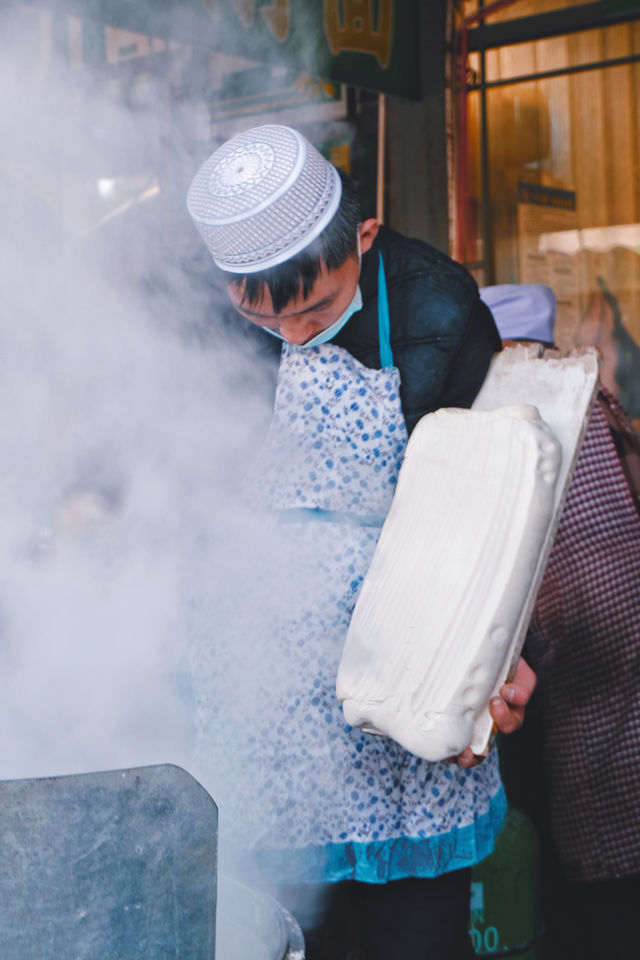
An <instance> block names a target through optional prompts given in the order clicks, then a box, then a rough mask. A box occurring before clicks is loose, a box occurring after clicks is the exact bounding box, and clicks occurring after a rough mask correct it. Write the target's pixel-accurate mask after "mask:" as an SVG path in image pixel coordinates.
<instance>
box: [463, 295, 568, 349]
mask: <svg viewBox="0 0 640 960" xmlns="http://www.w3.org/2000/svg"><path fill="white" fill-rule="evenodd" d="M480 299H481V300H483V301H484V302H485V303H486V305H487V306H488V307H489V309H490V310H491V313H492V314H493V319H494V320H495V322H496V327H497V328H498V333H499V334H500V337H501V339H502V340H542V341H543V342H544V343H553V328H554V326H555V322H556V296H555V294H554V292H553V290H552V289H551V287H545V286H544V284H542V283H501V284H498V285H497V286H495V287H480Z"/></svg>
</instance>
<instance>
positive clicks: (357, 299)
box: [262, 284, 362, 347]
mask: <svg viewBox="0 0 640 960" xmlns="http://www.w3.org/2000/svg"><path fill="white" fill-rule="evenodd" d="M358 310H362V294H361V292H360V284H358V286H357V287H356V292H355V293H354V295H353V300H352V301H351V303H350V304H349V306H348V307H347V309H346V310H345V311H344V313H343V314H342V315H341V316H339V317H338V319H337V320H336V321H335V323H332V324H331V326H330V327H327V329H326V330H321V331H320V333H317V334H316V335H315V337H312V338H311V340H307V342H306V343H300V344H298V346H300V347H317V346H318V345H319V344H320V343H326V342H327V340H331V338H332V337H335V335H336V333H339V331H340V330H342V328H343V327H344V325H345V323H346V322H347V320H349V319H350V318H351V317H352V316H353V314H354V313H357V312H358ZM262 329H263V330H266V332H267V333H270V334H271V336H272V337H277V338H278V340H284V342H285V343H288V342H289V341H288V340H287V338H286V337H283V336H282V334H281V333H278V332H277V331H276V330H269V328H268V327H263V328H262Z"/></svg>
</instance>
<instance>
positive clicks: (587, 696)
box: [480, 284, 640, 960]
mask: <svg viewBox="0 0 640 960" xmlns="http://www.w3.org/2000/svg"><path fill="white" fill-rule="evenodd" d="M480 296H481V297H482V299H483V300H484V301H485V302H486V303H487V304H488V305H489V306H490V307H491V310H492V312H493V316H494V318H495V321H496V325H497V327H498V330H499V331H500V335H501V336H502V339H503V340H504V341H507V340H529V341H535V342H542V343H546V344H553V335H554V326H555V312H556V311H555V307H556V299H555V295H554V293H553V291H552V290H551V289H550V288H549V287H546V286H543V285H541V284H504V285H500V286H494V287H484V288H483V289H481V290H480ZM639 637H640V444H639V443H638V439H637V436H636V435H635V433H634V430H633V427H632V425H631V422H630V420H629V417H628V415H627V413H626V411H625V410H624V409H623V407H622V406H621V405H620V402H619V401H618V399H617V398H616V397H614V396H613V395H612V394H611V393H609V391H607V390H606V389H604V388H601V389H600V390H599V391H598V396H597V399H596V403H595V405H594V408H593V411H592V414H591V417H590V420H589V424H588V426H587V430H586V433H585V437H584V441H583V443H582V447H581V449H580V453H579V456H578V461H577V464H576V468H575V472H574V474H573V478H572V481H571V486H570V488H569V493H568V495H567V499H566V502H565V506H564V509H563V513H562V517H561V519H560V525H559V527H558V531H557V534H556V537H555V540H554V544H553V549H552V551H551V555H550V557H549V560H548V563H547V566H546V570H545V575H544V578H543V581H542V585H541V587H540V590H539V591H538V596H537V600H536V606H535V609H534V612H533V617H532V621H531V627H530V630H529V636H528V640H527V645H526V651H527V657H528V659H529V660H530V662H531V663H532V664H533V666H534V667H535V669H536V671H537V673H538V676H539V678H540V686H539V689H538V691H537V700H538V704H537V706H538V709H537V710H536V711H534V712H533V714H532V715H531V717H530V718H529V722H528V723H527V724H526V725H525V728H524V730H523V731H522V734H521V736H520V737H516V738H514V739H513V740H512V741H511V742H505V743H504V753H503V765H504V772H505V779H506V782H507V785H508V789H510V790H511V791H513V796H512V797H511V799H512V800H515V802H516V805H517V806H519V807H520V808H522V809H524V810H525V812H527V813H529V814H530V815H531V816H532V817H533V819H534V822H535V824H536V826H537V828H538V831H539V834H540V838H541V848H542V868H543V874H542V890H543V909H544V914H545V925H546V927H547V930H548V932H549V938H551V939H553V943H554V946H555V949H557V950H558V951H559V954H558V955H560V956H562V957H565V958H567V960H574V958H576V960H577V958H580V960H582V958H585V957H588V958H590V960H610V958H613V957H629V956H633V955H634V954H635V953H636V952H637V929H636V928H637V921H636V915H637V904H638V900H639V899H640V822H639V820H638V813H637V810H638V795H639V794H640V677H639V675H638V670H637V669H636V664H637V661H638V638H639ZM521 741H522V742H521ZM540 758H542V768H541V763H540ZM523 761H524V764H523ZM549 824H550V825H551V830H550V829H549Z"/></svg>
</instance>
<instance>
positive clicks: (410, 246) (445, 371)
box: [333, 227, 501, 431]
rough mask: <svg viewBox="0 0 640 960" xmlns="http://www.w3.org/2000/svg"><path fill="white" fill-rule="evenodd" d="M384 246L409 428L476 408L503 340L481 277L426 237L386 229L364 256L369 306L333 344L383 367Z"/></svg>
mask: <svg viewBox="0 0 640 960" xmlns="http://www.w3.org/2000/svg"><path fill="white" fill-rule="evenodd" d="M378 250H380V251H381V252H382V258H383V261H384V267H385V273H386V278H387V294H388V298H389V314H390V327H391V350H392V352H393V360H394V364H395V365H396V366H397V367H398V368H399V370H400V380H401V388H400V395H401V400H402V409H403V412H404V416H405V420H406V422H407V427H408V429H409V431H411V430H412V429H413V427H414V426H415V425H416V423H417V422H418V420H419V419H420V417H422V416H424V414H425V413H430V412H431V411H432V410H436V409H437V408H438V407H469V406H471V404H472V402H473V400H474V398H475V396H476V394H477V392H478V390H479V389H480V386H481V384H482V381H483V380H484V377H485V375H486V372H487V369H488V366H489V361H490V359H491V356H492V354H493V353H495V352H496V351H497V350H500V348H501V344H500V337H499V336H498V331H497V330H496V327H495V324H494V322H493V317H492V316H491V313H490V311H489V309H488V308H487V307H486V305H485V304H484V303H483V302H482V301H481V300H480V297H479V295H478V288H477V285H476V283H475V281H474V279H473V277H472V276H471V275H470V274H469V273H468V272H467V271H466V270H465V269H464V268H463V267H462V266H460V264H458V263H455V261H453V260H451V259H450V258H449V257H447V256H446V255H445V254H443V253H440V251H438V250H436V249H435V248H434V247H431V246H429V245H428V244H426V243H423V242H422V241H421V240H412V239H409V238H408V237H404V236H402V235H401V234H399V233H396V232H395V231H393V230H389V229H388V228H385V227H381V228H380V231H379V233H378V236H377V237H376V240H375V242H374V244H373V247H372V248H371V250H370V251H369V252H368V253H366V254H365V255H364V256H363V258H362V271H361V275H360V287H361V290H362V299H363V302H364V306H363V308H362V310H360V312H359V313H356V314H354V315H353V317H351V319H350V320H349V322H348V323H347V324H346V326H345V327H343V329H342V330H341V331H340V332H339V333H338V334H337V335H336V336H335V337H334V339H333V342H334V343H336V344H338V345H339V346H341V347H344V348H345V349H347V350H348V351H349V352H350V353H351V354H353V356H354V357H356V358H357V359H358V360H360V361H361V363H364V364H365V366H368V367H375V368H379V367H380V357H379V350H378Z"/></svg>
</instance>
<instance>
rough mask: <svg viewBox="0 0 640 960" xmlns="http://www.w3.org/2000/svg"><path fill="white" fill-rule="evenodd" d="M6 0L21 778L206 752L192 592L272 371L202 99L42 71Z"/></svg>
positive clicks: (225, 526) (1, 110)
mask: <svg viewBox="0 0 640 960" xmlns="http://www.w3.org/2000/svg"><path fill="white" fill-rule="evenodd" d="M9 7H10V8H11V5H9ZM11 9H12V8H11ZM4 19H5V22H3V41H2V42H1V46H2V57H1V58H0V129H1V130H2V147H1V148H0V150H1V152H0V213H1V215H2V231H1V239H0V301H1V307H0V358H1V359H0V364H1V372H0V448H1V449H2V464H3V465H2V471H1V473H0V504H1V509H0V564H1V566H0V583H1V584H2V586H1V588H0V641H1V642H0V668H1V671H2V693H1V695H0V729H1V731H2V736H1V737H0V777H2V778H3V779H9V778H15V777H33V776H48V775H56V774H63V773H70V772H82V771H89V770H96V769H105V768H114V767H126V766H131V765H137V764H147V763H157V762H177V763H180V764H181V765H183V766H187V768H188V767H189V756H190V740H191V736H192V723H193V704H192V701H191V693H190V686H189V677H188V673H189V670H188V655H187V639H188V631H189V629H190V617H189V602H190V597H191V598H192V597H193V591H194V585H196V584H197V585H198V588H199V589H206V584H207V583H208V582H211V583H214V582H215V580H216V576H217V574H216V570H215V569H203V566H202V564H203V560H206V558H207V557H212V556H213V553H211V551H209V548H208V546H207V545H209V544H211V543H217V544H221V543H222V542H224V543H225V544H226V546H225V550H222V549H220V550H219V551H218V553H217V554H216V555H217V556H219V557H223V556H224V554H225V551H226V553H227V557H228V553H229V550H230V549H231V547H230V544H231V541H232V539H233V538H232V536H231V532H230V531H231V524H230V521H229V502H230V497H231V496H232V493H233V491H234V490H235V489H236V487H237V483H238V478H239V477H240V476H241V475H242V473H243V471H244V468H245V465H246V463H247V461H248V458H249V457H250V455H251V450H252V447H253V445H254V443H255V441H256V436H257V434H258V432H259V429H260V428H261V427H262V425H263V424H264V422H265V420H266V418H267V417H268V410H269V398H270V390H269V379H268V376H267V375H266V374H265V372H264V370H263V368H262V367H261V365H260V363H259V360H258V358H257V356H256V354H255V351H253V349H252V348H251V345H250V343H249V342H242V343H240V344H239V343H238V342H237V341H236V340H234V338H233V336H232V335H231V334H230V332H229V331H228V330H225V329H224V328H223V327H221V324H220V320H221V318H222V311H223V307H222V304H221V301H219V300H218V299H217V296H216V294H215V291H214V290H213V288H212V287H210V286H209V285H208V283H207V280H206V277H207V276H208V275H209V272H210V269H211V267H210V262H206V251H205V252H202V257H204V259H202V260H200V261H199V260H198V256H200V246H199V245H200V241H199V239H198V238H197V237H196V235H195V231H193V228H192V226H191V224H190V223H189V222H188V215H187V213H186V207H185V203H184V194H185V190H186V185H187V183H188V179H189V178H190V176H191V175H193V173H194V172H195V170H196V169H197V167H198V166H199V164H200V163H201V162H202V160H203V159H204V158H205V156H206V155H207V152H208V150H209V144H207V143H206V132H204V133H203V134H201V135H200V136H198V135H197V134H196V132H195V131H197V130H198V129H201V130H203V131H206V128H204V127H203V126H202V124H200V127H199V123H200V120H201V118H200V117H199V116H198V114H197V110H198V109H202V108H201V107H197V106H195V105H193V106H192V105H191V104H190V103H189V101H188V100H186V101H185V103H184V104H182V105H178V106H176V104H175V102H174V103H173V104H171V103H170V102H169V101H170V98H169V97H167V96H164V95H163V88H162V86H161V85H160V86H158V85H156V86H155V87H154V83H156V81H154V80H153V78H151V79H150V80H147V81H145V83H146V84H147V86H146V88H145V86H144V83H143V84H139V85H138V87H137V93H136V92H135V91H134V92H132V93H131V96H130V97H129V102H128V103H125V102H124V101H123V99H122V97H121V96H119V95H118V93H117V92H114V89H113V85H112V84H111V83H110V82H109V80H108V78H107V79H105V78H104V77H103V78H102V79H95V80H94V81H93V82H92V81H91V78H90V75H89V73H88V71H84V70H82V71H76V72H75V73H74V72H73V71H69V70H63V69H62V68H60V67H59V66H57V65H55V64H53V65H51V66H50V68H49V69H47V70H46V71H41V70H40V68H39V67H38V63H37V61H34V60H33V57H32V49H31V48H33V43H34V38H33V36H32V35H29V36H28V35H27V33H28V31H27V29H26V26H27V19H29V18H25V16H23V15H19V14H18V13H16V11H13V12H12V13H10V12H7V13H6V14H5V15H4ZM32 23H33V20H32V18H31V19H29V24H32ZM27 43H28V45H29V47H30V50H29V51H27V50H26V44H27ZM21 47H22V49H21ZM118 191H120V193H119V192H118ZM134 200H135V201H136V202H133V201H134ZM192 245H193V252H192ZM221 329H222V330H223V332H222V333H220V330H221ZM216 331H218V332H217V333H216ZM221 562H222V561H221Z"/></svg>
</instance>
